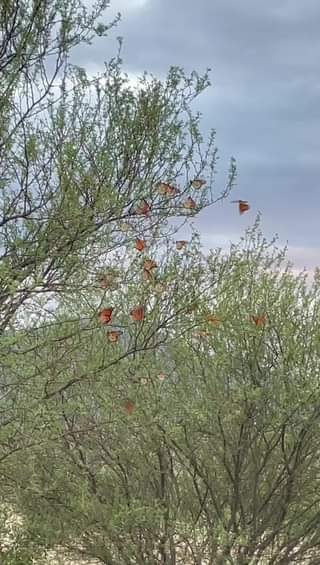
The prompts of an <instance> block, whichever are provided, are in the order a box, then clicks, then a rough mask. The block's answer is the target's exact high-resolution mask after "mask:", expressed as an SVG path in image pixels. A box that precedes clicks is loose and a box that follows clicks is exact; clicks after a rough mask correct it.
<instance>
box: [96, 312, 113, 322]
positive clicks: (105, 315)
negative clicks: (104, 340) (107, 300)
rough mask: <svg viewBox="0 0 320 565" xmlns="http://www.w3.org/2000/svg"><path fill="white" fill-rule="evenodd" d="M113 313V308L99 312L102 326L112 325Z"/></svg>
mask: <svg viewBox="0 0 320 565" xmlns="http://www.w3.org/2000/svg"><path fill="white" fill-rule="evenodd" d="M112 312H113V308H103V310H101V312H99V320H100V322H101V324H110V322H111V320H112Z"/></svg>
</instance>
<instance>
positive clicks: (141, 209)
mask: <svg viewBox="0 0 320 565" xmlns="http://www.w3.org/2000/svg"><path fill="white" fill-rule="evenodd" d="M150 210H151V205H150V204H149V203H148V202H147V201H146V200H145V199H144V198H143V199H142V200H141V202H140V203H139V205H138V206H137V207H136V209H135V213H136V214H138V215H139V216H147V215H148V214H149V212H150Z"/></svg>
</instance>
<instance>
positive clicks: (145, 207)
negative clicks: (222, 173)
mask: <svg viewBox="0 0 320 565" xmlns="http://www.w3.org/2000/svg"><path fill="white" fill-rule="evenodd" d="M206 184H207V181H205V180H204V179H200V178H197V179H193V180H192V181H191V182H190V186H191V187H192V188H193V189H194V190H201V189H202V188H203V187H204V186H205V185H206ZM156 190H157V191H158V193H159V194H160V195H161V196H165V197H167V198H176V197H177V196H179V195H180V194H181V191H180V190H179V188H177V187H176V186H173V185H171V184H169V183H166V182H159V183H158V184H157V185H156ZM232 203H233V204H238V206H239V212H240V214H244V212H247V211H248V210H250V205H249V203H248V201H247V200H232ZM182 207H183V208H184V209H185V210H186V211H189V212H192V211H193V210H195V209H196V208H197V203H196V201H195V200H194V199H193V198H192V197H191V196H188V197H187V198H186V200H184V201H183V202H182ZM151 209H152V205H151V204H150V203H149V202H148V201H147V200H145V199H144V198H143V199H142V200H141V201H140V202H139V204H138V205H137V206H136V207H133V208H131V213H132V214H134V215H137V216H148V215H149V214H150V212H151Z"/></svg>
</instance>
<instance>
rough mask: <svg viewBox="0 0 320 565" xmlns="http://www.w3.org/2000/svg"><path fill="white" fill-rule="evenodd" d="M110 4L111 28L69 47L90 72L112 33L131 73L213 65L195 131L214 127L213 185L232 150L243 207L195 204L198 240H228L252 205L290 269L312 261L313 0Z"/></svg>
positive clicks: (316, 2) (318, 106)
mask: <svg viewBox="0 0 320 565" xmlns="http://www.w3.org/2000/svg"><path fill="white" fill-rule="evenodd" d="M117 11H120V12H121V13H122V21H121V23H120V24H119V25H118V27H117V29H116V30H115V31H114V32H113V33H112V34H111V36H110V37H109V38H108V39H103V40H98V41H96V42H95V44H94V45H92V46H91V47H84V48H83V47H82V48H81V52H80V51H79V52H78V53H77V59H78V60H77V62H78V63H81V64H82V65H83V66H85V67H86V68H87V69H88V70H89V71H92V72H94V71H95V70H98V66H99V64H100V63H101V64H102V63H103V61H104V60H108V59H109V58H110V57H111V56H112V55H114V54H115V51H116V45H115V37H116V36H117V35H121V36H123V38H124V47H123V52H122V54H123V59H124V63H125V69H126V70H127V71H128V72H129V73H130V74H133V75H136V74H139V73H141V72H143V71H144V70H147V71H150V72H152V73H153V74H155V75H157V76H159V77H164V76H165V74H166V71H167V70H168V68H169V67H170V65H180V66H183V67H184V68H185V69H186V70H187V71H191V70H192V69H195V70H197V71H199V72H202V71H204V70H205V69H206V68H207V67H210V68H211V69H212V72H211V79H212V83H213V86H212V87H211V88H210V89H209V90H208V91H207V92H206V93H204V94H203V95H202V96H201V98H199V101H198V109H199V110H200V111H201V112H202V113H203V129H204V131H205V130H209V129H210V128H211V127H214V128H215V129H216V131H217V146H218V148H219V154H220V162H219V170H220V174H219V175H218V178H217V185H219V184H220V186H222V185H223V184H224V180H225V177H224V171H225V170H226V168H227V166H228V158H229V157H230V156H231V155H233V156H234V157H235V158H236V160H237V165H238V181H237V187H236V188H235V190H234V197H235V198H241V199H245V200H246V199H248V200H249V201H250V203H251V205H252V209H251V211H250V212H249V213H248V214H245V215H243V216H241V217H240V216H239V215H238V214H237V211H236V210H235V208H234V206H231V204H229V203H228V202H224V203H223V204H221V205H219V206H216V207H213V208H211V209H209V210H206V211H204V212H202V214H201V217H200V219H199V222H198V226H199V229H200V231H201V234H202V239H203V241H204V243H205V244H206V245H209V246H214V245H220V244H224V243H225V242H226V241H229V240H232V241H237V240H238V238H239V236H240V235H241V234H242V233H243V231H244V229H245V228H246V227H247V226H248V225H250V224H252V223H253V222H254V220H255V216H256V213H257V212H258V211H261V213H262V227H263V231H264V232H265V234H266V235H267V236H272V235H273V234H275V233H278V234H279V236H280V240H281V241H282V242H286V241H288V242H289V248H290V257H291V258H292V259H293V260H294V262H295V266H296V267H297V268H303V267H304V266H306V267H307V268H311V269H312V268H313V267H314V266H315V265H318V264H320V229H319V209H320V190H319V182H320V179H319V177H320V174H319V173H320V159H319V157H320V155H319V144H320V141H319V140H320V33H319V29H320V0H269V1H268V2H262V1H259V0H197V1H195V0H113V2H112V0H111V7H110V8H109V10H108V11H107V13H106V15H107V16H108V17H111V15H112V14H113V13H115V12H117Z"/></svg>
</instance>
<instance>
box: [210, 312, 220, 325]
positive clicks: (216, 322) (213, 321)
mask: <svg viewBox="0 0 320 565" xmlns="http://www.w3.org/2000/svg"><path fill="white" fill-rule="evenodd" d="M220 321H221V320H219V318H217V317H216V316H214V315H213V314H208V315H207V322H208V323H209V324H211V325H212V326H219V324H220Z"/></svg>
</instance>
